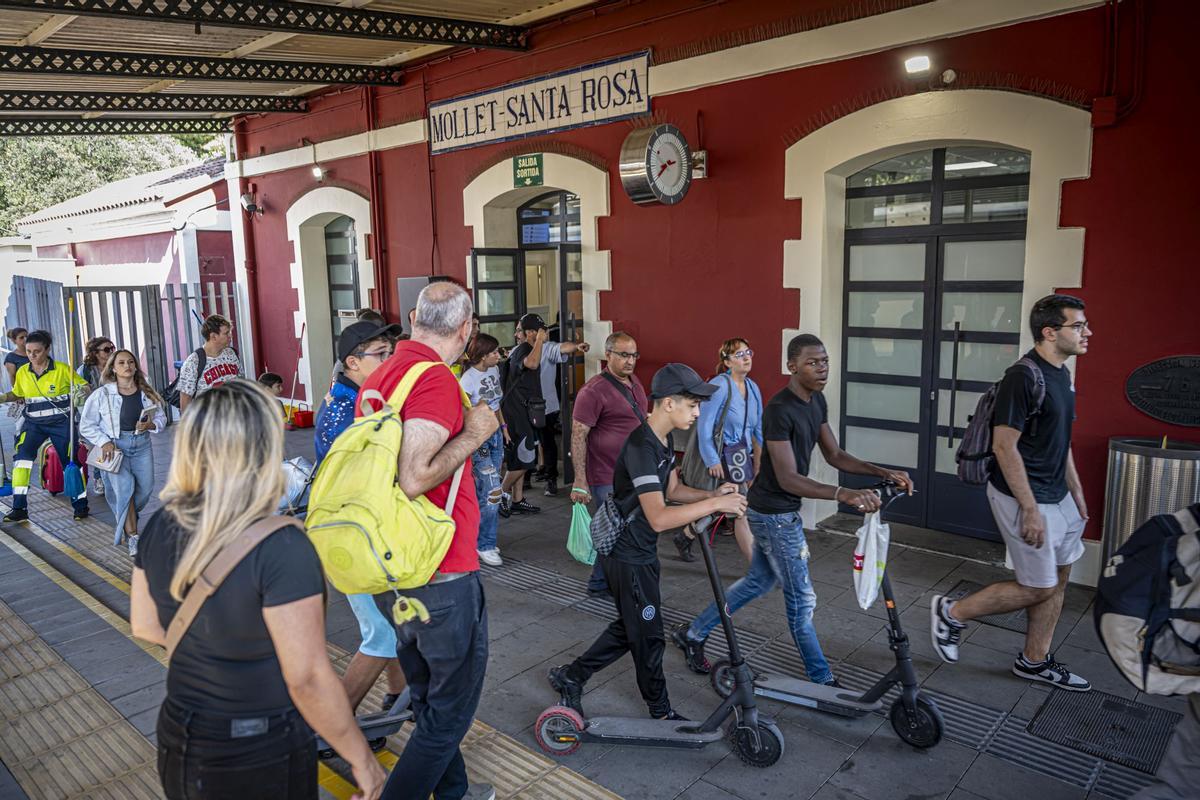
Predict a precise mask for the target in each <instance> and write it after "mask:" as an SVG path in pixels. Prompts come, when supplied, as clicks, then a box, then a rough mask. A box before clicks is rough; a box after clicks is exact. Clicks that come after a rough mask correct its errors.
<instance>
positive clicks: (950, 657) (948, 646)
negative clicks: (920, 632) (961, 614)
mask: <svg viewBox="0 0 1200 800" xmlns="http://www.w3.org/2000/svg"><path fill="white" fill-rule="evenodd" d="M966 627H967V626H966V625H964V624H962V623H961V622H959V621H958V620H956V619H954V618H953V617H951V616H950V598H948V597H946V595H944V594H938V595H934V597H933V600H931V601H930V603H929V638H930V640H931V641H932V642H933V649H934V650H936V651H937V654H938V655H939V656H941V658H942V661H945V662H946V663H947V664H953V663H955V662H957V661H958V644H959V642H960V641H961V640H962V632H963V630H964V629H965V628H966Z"/></svg>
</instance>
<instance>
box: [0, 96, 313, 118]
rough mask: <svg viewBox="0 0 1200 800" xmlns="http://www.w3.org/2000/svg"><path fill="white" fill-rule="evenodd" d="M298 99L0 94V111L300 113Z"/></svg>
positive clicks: (303, 107)
mask: <svg viewBox="0 0 1200 800" xmlns="http://www.w3.org/2000/svg"><path fill="white" fill-rule="evenodd" d="M307 110H308V101H306V100H305V99H303V98H301V97H286V96H275V95H259V94H255V95H236V94H233V95H224V94H157V93H139V92H0V111H25V112H28V113H44V112H49V111H70V112H73V113H84V112H106V113H113V112H123V111H124V112H138V113H155V112H164V111H165V112H180V113H188V114H220V113H230V114H237V113H242V114H253V113H264V114H269V113H300V112H304V111H307Z"/></svg>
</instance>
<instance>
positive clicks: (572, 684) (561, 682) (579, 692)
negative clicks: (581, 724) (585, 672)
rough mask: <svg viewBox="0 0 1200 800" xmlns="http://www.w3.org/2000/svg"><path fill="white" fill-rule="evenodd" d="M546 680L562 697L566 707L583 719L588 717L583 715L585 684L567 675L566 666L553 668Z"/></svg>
mask: <svg viewBox="0 0 1200 800" xmlns="http://www.w3.org/2000/svg"><path fill="white" fill-rule="evenodd" d="M546 678H547V679H548V680H549V681H550V686H551V687H553V689H554V691H556V692H558V693H559V695H561V696H562V704H563V705H564V706H567V707H568V708H573V709H575V710H576V711H578V712H579V716H581V717H586V716H587V715H586V714H584V713H583V684H582V683H580V682H579V681H577V680H575V679H574V678H572V677H571V676H570V675H568V674H567V665H566V664H563V665H562V666H561V667H551V668H550V672H549V673H548V674H547V675H546Z"/></svg>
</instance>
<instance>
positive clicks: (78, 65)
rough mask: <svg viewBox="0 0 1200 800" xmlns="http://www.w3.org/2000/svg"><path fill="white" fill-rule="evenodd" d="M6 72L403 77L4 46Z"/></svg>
mask: <svg viewBox="0 0 1200 800" xmlns="http://www.w3.org/2000/svg"><path fill="white" fill-rule="evenodd" d="M0 72H20V73H27V74H42V75H44V74H58V75H109V76H113V77H122V78H168V79H171V80H177V81H185V80H195V81H250V82H267V83H319V84H337V83H350V84H370V85H374V86H399V85H400V83H401V80H402V75H403V73H402V72H401V71H400V70H399V69H398V68H396V67H377V66H371V65H369V64H323V63H317V62H308V61H262V60H259V59H248V58H214V57H206V56H172V55H163V54H161V53H110V52H105V51H103V50H74V49H59V48H46V47H11V46H8V45H0Z"/></svg>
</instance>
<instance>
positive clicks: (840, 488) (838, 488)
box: [833, 486, 842, 503]
mask: <svg viewBox="0 0 1200 800" xmlns="http://www.w3.org/2000/svg"><path fill="white" fill-rule="evenodd" d="M841 493H842V487H841V486H838V487H837V488H835V489H834V490H833V501H834V502H835V503H840V502H842V501H841V500H838V495H839V494H841Z"/></svg>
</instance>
